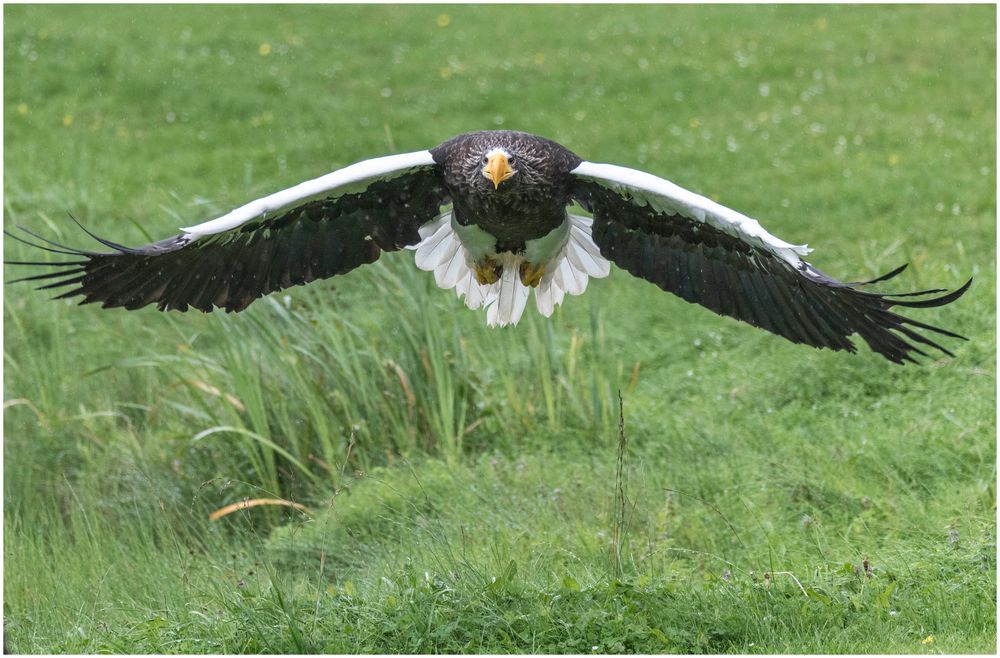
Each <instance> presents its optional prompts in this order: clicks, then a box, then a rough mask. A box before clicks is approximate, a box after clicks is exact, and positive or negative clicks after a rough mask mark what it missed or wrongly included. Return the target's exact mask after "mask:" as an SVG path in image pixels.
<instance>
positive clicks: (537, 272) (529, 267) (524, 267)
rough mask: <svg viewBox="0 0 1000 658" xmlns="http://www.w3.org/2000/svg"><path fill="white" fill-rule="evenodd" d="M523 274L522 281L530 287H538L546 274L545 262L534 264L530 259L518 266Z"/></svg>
mask: <svg viewBox="0 0 1000 658" xmlns="http://www.w3.org/2000/svg"><path fill="white" fill-rule="evenodd" d="M518 271H519V273H520V275H521V283H523V284H524V285H526V286H528V287H529V288H536V287H538V284H539V283H541V281H542V276H544V275H545V264H544V263H543V264H542V265H534V264H532V263H529V262H528V261H524V262H523V263H521V267H520V268H518Z"/></svg>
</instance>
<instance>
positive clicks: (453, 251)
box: [415, 211, 611, 327]
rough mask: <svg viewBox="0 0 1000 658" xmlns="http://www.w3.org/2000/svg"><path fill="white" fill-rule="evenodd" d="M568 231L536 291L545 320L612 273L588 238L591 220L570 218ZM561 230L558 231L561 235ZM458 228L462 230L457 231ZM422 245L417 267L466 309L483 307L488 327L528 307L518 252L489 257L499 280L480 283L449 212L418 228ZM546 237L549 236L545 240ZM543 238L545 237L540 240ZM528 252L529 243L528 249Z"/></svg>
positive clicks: (518, 315) (512, 319)
mask: <svg viewBox="0 0 1000 658" xmlns="http://www.w3.org/2000/svg"><path fill="white" fill-rule="evenodd" d="M566 222H567V224H568V226H569V231H568V232H566V239H565V242H563V243H562V244H561V245H556V251H555V253H554V255H553V256H551V257H550V258H549V259H547V264H546V266H545V274H544V275H543V276H542V280H541V281H540V282H539V284H538V287H537V288H535V305H536V307H537V308H538V312H539V313H541V314H542V315H544V316H545V317H549V316H551V315H552V313H553V311H554V310H555V307H556V306H558V305H559V304H561V303H562V301H563V299H564V298H565V296H566V295H580V294H582V293H583V291H584V290H586V289H587V282H588V281H589V279H590V278H591V277H593V278H598V279H599V278H603V277H606V276H608V274H609V273H610V272H611V263H610V262H608V261H607V259H605V258H604V257H602V256H601V252H600V250H599V249H598V248H597V245H596V244H594V240H593V239H592V238H591V237H590V227H591V224H592V223H593V221H592V220H591V219H590V218H589V217H583V216H580V215H572V214H571V215H568V216H567V219H566ZM565 226H566V225H564V226H563V227H560V228H557V229H556V231H560V230H562V231H565ZM460 228H461V227H460ZM420 237H421V241H420V242H419V243H418V244H417V245H416V247H415V250H416V254H415V260H416V264H417V267H419V268H420V269H422V270H424V271H427V272H433V273H434V280H435V281H436V282H437V284H438V286H439V287H441V288H444V289H445V290H448V289H451V288H454V289H455V293H456V294H457V295H458V297H459V299H461V298H463V297H464V298H465V305H466V306H467V307H469V308H470V309H479V308H485V309H486V323H487V324H488V325H489V326H491V327H497V326H499V327H503V326H507V325H512V324H517V323H518V321H519V320H520V319H521V316H522V315H523V314H524V309H525V308H526V307H527V303H528V297H529V295H530V292H531V288H529V287H528V286H526V285H524V284H523V283H521V276H520V266H521V263H522V262H524V256H523V255H521V254H511V253H509V252H504V253H502V254H492V257H493V258H494V260H496V261H497V263H499V264H500V265H501V267H502V268H503V271H502V273H501V276H500V280H499V281H497V282H496V283H493V284H489V285H483V284H481V283H479V282H478V281H477V280H476V275H475V273H474V272H473V270H472V265H473V261H472V258H471V257H470V255H469V251H468V250H467V249H466V247H465V246H464V245H463V243H462V241H461V239H460V237H459V232H458V231H457V230H456V225H455V224H454V222H453V213H452V212H451V211H448V212H445V213H443V214H442V215H440V216H439V217H438V218H437V219H435V220H434V221H432V222H428V223H427V224H425V225H424V226H422V227H421V228H420ZM546 237H548V236H546ZM541 240H545V238H541ZM528 247H529V248H528V250H527V251H531V245H530V244H529V245H528Z"/></svg>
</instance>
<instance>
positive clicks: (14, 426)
mask: <svg viewBox="0 0 1000 658" xmlns="http://www.w3.org/2000/svg"><path fill="white" fill-rule="evenodd" d="M995 32H996V10H995V8H994V7H991V6H968V7H958V6H926V7H904V6H900V7H892V8H886V7H873V6H865V7H828V6H808V7H803V6H780V7H753V6H714V7H695V6H683V7H678V6H663V7H655V6H642V7H625V6H616V7H596V6H586V7H572V6H566V7H528V6H507V7H487V6H484V7H462V6H447V7H445V6H442V7H434V6H405V7H388V6H369V7H354V6H335V7H316V6H310V7H303V6H294V7H293V6H282V7H262V6H253V7H239V8H237V7H196V6H184V7H170V6H145V7H127V8H122V7H105V6H102V7H82V6H49V7H29V6H7V7H5V8H4V101H3V103H4V105H3V110H4V226H5V227H8V228H9V227H12V226H14V225H17V224H22V225H27V226H30V227H32V228H34V229H36V230H38V231H40V232H43V233H45V234H47V235H51V236H53V237H54V239H56V240H58V241H63V242H67V243H71V244H76V245H80V246H88V239H87V238H86V236H84V235H82V234H81V233H80V232H79V230H78V229H76V228H75V227H74V226H72V225H71V223H70V222H69V220H68V219H66V213H67V212H69V213H72V214H73V215H74V216H75V217H77V218H78V219H80V220H81V221H82V222H84V223H85V224H86V225H87V226H88V227H89V228H92V229H93V230H95V231H96V232H98V233H99V234H103V235H106V236H108V237H110V238H111V239H114V240H118V241H121V242H123V243H125V244H132V243H141V242H144V241H147V240H149V239H157V238H161V237H165V236H167V235H171V234H172V232H173V231H174V230H175V229H176V227H178V226H185V225H190V224H192V223H195V222H198V221H202V220H205V219H208V218H211V217H212V216H215V215H217V214H220V213H222V212H225V211H226V210H228V209H230V208H231V207H234V206H236V205H238V204H240V203H243V202H245V201H246V200H249V199H252V198H256V197H257V196H260V195H263V194H266V193H269V192H271V191H275V190H278V189H282V188H284V187H286V186H289V185H291V184H294V183H297V182H299V181H301V180H305V179H307V178H312V177H315V176H317V175H320V174H322V173H325V172H327V171H329V170H332V169H333V168H336V167H339V166H343V165H346V164H348V163H351V162H353V161H356V160H360V159H364V158H367V157H372V156H374V155H381V154H385V153H389V152H393V151H399V152H402V151H408V150H416V149H422V148H427V147H430V146H433V145H435V144H437V143H439V142H440V141H442V140H444V139H446V138H448V137H450V136H452V135H454V134H457V133H460V132H463V131H467V130H473V129H481V128H495V127H504V128H517V129H521V130H527V131H530V132H534V133H538V134H542V135H546V136H548V137H551V138H553V139H556V140H557V141H560V142H562V143H564V144H565V145H567V146H568V147H570V148H571V149H573V150H574V151H576V152H577V153H579V154H580V155H581V156H583V157H585V158H588V159H591V160H596V161H607V162H615V163H620V164H623V165H627V166H633V167H640V168H644V169H647V170H649V171H651V172H653V173H656V174H659V175H662V176H665V177H667V178H670V179H671V180H673V181H675V182H677V183H678V184H681V185H683V186H686V187H689V188H691V189H694V190H696V191H698V192H700V193H703V194H706V195H709V196H712V197H713V198H716V199H717V200H719V201H720V202H722V203H724V204H727V205H730V206H733V207H735V208H737V209H740V210H742V211H744V212H746V213H748V214H750V215H751V216H755V217H759V218H760V219H761V220H762V222H763V223H764V225H765V226H766V227H767V228H768V229H769V230H770V231H771V232H773V233H775V234H776V235H778V236H780V237H782V238H784V239H786V240H789V241H791V242H795V243H801V242H806V241H808V242H809V243H810V245H811V246H813V247H815V248H816V252H815V253H814V254H813V257H812V259H811V260H812V262H813V263H815V264H816V265H817V266H818V267H820V268H821V269H823V270H825V271H827V272H830V273H831V274H833V275H836V276H841V277H844V278H846V279H848V280H859V279H862V278H870V277H872V276H875V275H877V274H880V273H882V272H885V271H888V270H889V269H891V268H893V267H895V266H897V265H899V264H901V263H903V262H909V263H910V264H911V265H910V268H909V269H908V270H907V272H906V273H904V274H903V275H902V276H901V277H900V278H899V279H898V284H896V283H895V282H894V285H897V287H898V288H907V289H923V288H928V287H937V286H942V287H950V288H954V287H956V286H958V285H960V284H961V283H962V282H964V281H965V279H966V278H968V277H969V276H974V277H975V283H974V285H973V286H972V288H971V290H970V292H969V293H968V294H967V295H966V296H965V297H964V298H963V299H962V300H960V301H959V302H958V303H956V304H954V305H952V306H948V307H945V308H940V309H933V310H928V311H923V312H921V311H917V313H916V314H915V316H916V317H918V318H919V319H920V320H922V321H925V322H930V323H933V324H937V325H942V326H945V327H947V328H950V329H953V330H955V331H958V332H959V333H961V334H963V335H965V336H967V337H968V338H969V341H968V342H960V341H952V342H949V343H948V345H949V346H950V347H952V348H953V349H954V351H955V352H956V355H957V358H955V359H941V360H938V361H933V362H926V363H925V364H924V365H922V366H919V367H913V366H906V367H899V366H893V365H891V364H889V363H888V362H885V361H884V360H883V359H881V358H879V357H877V356H876V355H873V354H872V353H871V352H869V351H867V348H864V347H862V348H861V349H860V351H859V354H858V355H853V356H852V355H848V354H843V353H830V352H820V351H815V350H811V349H808V348H804V347H801V346H796V345H792V344H791V343H787V342H785V341H783V340H781V339H779V338H777V337H775V336H772V335H769V334H766V333H765V332H761V331H759V330H756V329H754V328H752V327H749V326H747V325H743V324H740V323H737V322H735V321H733V320H729V319H725V318H720V317H718V316H715V315H714V314H712V313H710V312H708V311H706V310H704V309H701V308H698V307H694V306H691V305H689V304H686V303H685V302H683V301H682V300H680V299H677V298H674V297H671V296H669V295H666V294H663V293H661V292H659V291H658V290H657V289H656V288H655V287H654V286H652V285H650V284H647V283H645V282H642V281H639V280H636V279H632V278H631V277H629V276H628V275H627V274H625V273H624V272H621V271H616V272H614V273H613V274H612V276H611V277H609V278H608V279H604V280H599V281H594V282H592V283H591V287H590V289H589V290H588V292H587V294H586V295H584V296H583V297H579V298H569V299H568V300H567V302H566V303H565V304H564V306H563V307H562V308H561V309H560V310H559V311H557V313H556V314H555V315H554V317H553V318H551V319H543V318H539V317H537V314H535V313H533V312H529V313H527V314H526V319H525V320H524V321H523V322H522V323H521V324H520V325H519V326H518V327H516V328H515V329H512V330H491V329H488V328H487V327H485V321H484V318H483V317H482V316H481V315H479V314H477V313H472V312H469V311H467V310H465V308H464V306H463V305H462V303H461V302H460V301H459V300H457V299H456V298H455V297H454V295H453V294H451V293H450V292H449V293H446V292H442V291H440V290H437V289H435V287H434V285H433V281H432V277H430V276H429V275H427V274H425V273H422V272H419V271H418V270H417V269H416V268H415V267H414V266H413V263H412V254H410V253H406V252H403V253H396V254H391V255H388V256H386V257H384V258H383V259H382V260H381V261H380V262H379V263H377V264H376V265H374V266H372V267H369V268H366V269H363V270H359V271H356V272H354V273H352V274H350V275H348V276H345V277H341V278H337V279H332V280H327V281H324V282H321V283H317V284H313V285H311V286H308V287H304V288H296V289H292V290H289V291H287V294H285V293H282V294H280V295H277V296H275V297H274V298H273V299H267V300H263V301H260V302H257V303H256V304H254V305H253V306H252V307H251V308H250V309H249V310H248V311H246V312H245V313H242V314H239V315H236V316H225V315H224V314H212V315H201V314H193V313H189V314H185V315H179V314H171V315H166V314H159V313H157V312H155V311H153V310H149V309H146V310H144V311H141V312H136V313H125V312H121V311H102V310H101V309H99V308H96V307H92V306H85V307H81V308H77V307H76V306H75V305H74V304H73V303H72V302H50V301H47V299H46V295H45V294H43V293H36V292H33V291H32V290H30V289H29V288H28V287H26V286H24V285H17V286H8V287H6V288H5V290H4V292H5V295H4V484H3V495H4V534H3V537H4V636H5V640H6V644H7V646H8V647H9V649H10V650H12V651H14V652H18V653H39V652H41V653H64V652H73V653H76V652H80V653H89V652H120V653H146V652H156V653H176V652H181V653H201V652H215V653H229V652H268V653H303V652H345V653H346V652H389V653H392V652H414V653H420V652H470V653H477V652H495V653H504V652H574V653H606V652H648V653H660V652H691V653H696V652H717V653H724V652H740V653H758V652H759V653H780V652H829V653H840V652H847V653H868V652H879V653H896V652H907V653H911V652H912V653H939V652H945V653H953V652H974V653H993V652H994V651H995V650H996V539H995V537H996V481H997V474H996V442H995V441H996V434H995V432H996V416H995V410H996V397H995V391H996V380H995V375H996V368H995V363H996V349H995V346H996V342H995V331H996V306H995V299H996V286H995V279H996V238H995V218H996V197H995V190H996V171H995V163H996V132H995V126H996V95H995V89H996V70H995V61H996V42H995ZM4 252H5V256H6V257H7V258H8V259H22V258H25V257H28V256H29V255H30V256H31V257H32V258H31V259H34V258H35V257H37V254H36V253H32V252H31V251H30V250H29V249H28V248H26V247H23V245H20V244H17V243H14V242H13V241H10V240H7V241H6V244H5V246H4ZM6 270H7V276H6V278H7V279H10V278H13V276H14V275H15V272H14V268H12V267H7V268H6ZM529 311H530V309H529ZM618 390H621V395H622V398H623V400H624V404H623V407H624V419H625V436H626V439H627V441H626V444H625V446H626V448H625V450H624V453H623V454H622V463H621V468H622V470H621V478H620V480H619V478H617V477H616V472H617V469H618V467H619V433H618V399H617V396H616V392H617V391H618ZM619 483H620V484H619ZM621 493H623V494H624V501H625V502H624V505H623V504H621V502H619V503H616V502H615V501H616V500H620V499H619V494H621ZM248 497H249V498H273V497H284V498H289V499H292V500H295V501H297V502H299V503H301V504H303V505H305V506H306V508H307V510H306V511H296V510H292V509H289V508H283V507H270V506H263V507H257V508H254V509H250V510H244V511H241V512H239V513H235V514H231V515H229V516H226V517H223V518H222V519H220V520H218V521H209V520H208V515H209V514H210V513H211V512H212V511H214V510H217V509H219V508H222V507H223V506H225V505H228V504H231V503H234V502H238V501H240V500H242V499H244V498H248Z"/></svg>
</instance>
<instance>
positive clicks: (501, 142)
mask: <svg viewBox="0 0 1000 658" xmlns="http://www.w3.org/2000/svg"><path fill="white" fill-rule="evenodd" d="M574 208H582V209H583V210H584V211H585V212H586V213H587V214H586V215H584V214H580V213H579V212H574ZM22 230H24V231H25V232H26V233H28V234H29V235H32V236H33V237H35V238H38V239H40V240H43V241H44V242H45V243H46V244H45V245H41V244H37V243H33V242H30V241H27V240H23V239H21V238H17V237H16V236H11V237H15V239H18V240H21V241H23V242H27V243H28V244H31V245H33V246H36V247H39V248H42V249H46V250H48V251H52V252H56V253H61V254H65V255H69V256H71V257H73V258H72V259H71V260H69V261H65V262H56V263H37V262H32V263H24V262H21V263H17V264H28V265H51V266H55V267H57V268H58V269H57V270H56V271H52V272H47V273H44V274H39V275H35V276H30V277H25V278H23V279H17V280H18V281H24V280H29V281H42V282H43V283H44V285H42V286H41V289H47V288H61V287H68V290H66V291H64V292H62V294H60V295H59V297H57V299H59V298H63V297H74V296H78V295H79V296H82V297H83V301H82V302H81V303H83V304H87V303H92V302H100V303H101V305H102V307H103V308H112V307H119V306H120V307H123V308H126V309H129V310H134V309H137V308H141V307H143V306H146V305H147V304H156V306H157V308H158V309H159V310H161V311H165V310H178V311H185V310H187V308H188V307H189V306H190V307H194V308H196V309H198V310H200V311H206V312H207V311H211V310H212V309H213V308H214V307H219V308H224V309H226V310H227V311H241V310H243V309H245V308H246V307H247V306H249V305H250V303H251V302H253V301H254V300H255V299H257V298H258V297H261V296H263V295H266V294H268V293H270V292H274V291H276V290H282V289H284V288H288V287H289V286H294V285H301V284H305V283H309V282H310V281H315V280H316V279H324V278H327V277H331V276H334V275H337V274H345V273H347V272H349V271H351V270H353V269H354V268H356V267H358V266H360V265H365V264H367V263H371V262H374V261H375V260H376V259H378V257H379V255H380V254H381V253H382V252H383V251H396V250H398V249H401V248H411V249H413V250H414V252H415V257H416V265H417V267H419V268H420V269H422V270H426V271H429V272H433V273H434V278H435V280H436V281H437V284H438V285H439V286H440V287H441V288H444V289H454V290H455V292H456V293H457V294H458V296H459V297H460V298H462V297H464V298H465V304H466V306H468V307H469V308H470V309H478V308H485V309H486V319H487V322H488V323H489V324H490V325H493V326H496V325H499V326H503V325H510V324H516V323H517V321H518V320H519V319H520V318H521V315H522V313H523V312H524V309H525V307H526V305H527V303H528V298H529V296H530V293H531V291H532V290H534V293H535V295H534V297H535V305H536V307H537V308H538V311H539V312H540V313H541V314H542V315H544V316H550V315H551V314H552V312H553V309H554V308H555V307H556V306H558V305H559V304H561V303H562V301H563V299H564V297H565V296H566V295H579V294H581V293H583V291H584V290H585V289H586V287H587V282H588V280H589V279H590V278H591V277H593V278H600V277H605V276H607V275H608V274H609V273H610V270H611V263H614V264H615V265H617V266H618V267H620V268H622V269H624V270H626V271H627V272H629V273H630V274H632V275H634V276H637V277H640V278H643V279H646V280H647V281H651V282H652V283H655V284H656V285H658V286H659V287H660V288H662V289H663V290H666V291H667V292H671V293H674V294H675V295H678V296H680V297H682V298H683V299H685V300H686V301H688V302H692V303H696V304H700V305H702V306H704V307H706V308H708V309H710V310H712V311H715V312H716V313H719V314H721V315H728V316H731V317H734V318H736V319H738V320H743V321H744V322H748V323H750V324H752V325H754V326H756V327H760V328H761V329H766V330H767V331H770V332H772V333H775V334H778V335H779V336H783V337H785V338H787V339H788V340H790V341H792V342H795V343H805V344H806V345H812V346H813V347H825V348H830V349H834V350H847V351H848V352H854V351H855V346H854V344H853V343H852V342H851V341H850V339H849V337H850V336H851V335H852V334H858V335H860V336H861V338H862V339H863V340H864V341H865V342H866V343H868V345H869V346H870V347H871V349H872V350H874V351H875V352H877V353H879V354H881V355H882V356H884V357H885V358H887V359H889V360H890V361H894V362H897V363H902V362H904V361H914V359H913V354H914V353H915V354H920V355H924V356H927V353H926V352H925V351H924V350H923V349H921V347H920V346H924V347H933V348H935V349H937V350H939V351H940V352H942V353H944V354H947V355H949V356H953V355H952V353H951V352H950V351H948V350H947V349H946V348H944V347H942V346H941V345H939V344H938V343H936V342H935V341H933V340H931V339H930V338H928V337H927V336H926V335H924V334H922V333H920V332H919V331H918V330H924V331H925V332H934V333H937V334H941V335H944V336H949V337H952V338H962V337H961V336H959V335H958V334H955V333H953V332H951V331H947V330H944V329H940V328H938V327H934V326H931V325H929V324H925V323H922V322H918V321H916V320H912V319H910V318H907V317H904V316H902V315H898V314H897V313H895V312H893V310H892V307H894V306H900V307H910V308H925V307H933V306H942V305H944V304H948V303H950V302H953V301H954V300H956V299H958V298H959V297H961V296H962V294H963V293H965V291H966V290H968V288H969V285H970V284H971V283H972V280H971V279H970V280H969V281H968V282H967V283H966V284H965V285H963V286H962V287H961V288H958V289H957V290H955V291H952V292H947V293H946V294H943V295H940V296H937V297H927V295H933V294H937V293H942V292H946V291H945V290H943V289H935V290H925V291H921V292H914V293H904V294H886V293H877V292H869V291H866V290H864V289H862V287H863V286H864V285H866V284H870V283H876V282H879V281H885V280H887V279H890V278H892V277H894V276H896V275H897V274H899V273H900V272H901V271H902V270H903V269H904V268H905V265H904V266H903V267H900V268H897V269H895V270H893V271H892V272H889V273H888V274H886V275H884V276H881V277H878V278H876V279H872V280H871V281H865V282H855V283H845V282H842V281H838V280H837V279H834V278H832V277H829V276H827V275H826V274H824V273H822V272H820V271H819V270H817V269H816V268H815V267H813V266H812V265H810V264H809V263H807V262H806V261H804V260H802V257H803V256H805V255H806V254H808V253H809V251H810V249H808V248H807V247H806V246H805V245H793V244H789V243H787V242H785V241H783V240H780V239H778V238H776V237H775V236H773V235H771V234H770V233H768V232H767V231H765V230H764V228H763V227H762V226H761V225H760V224H759V223H758V222H757V221H756V220H754V219H751V218H749V217H747V216H746V215H743V214H741V213H739V212H736V211H735V210H731V209H729V208H726V207H725V206H722V205H719V204H718V203H716V202H714V201H712V200H710V199H707V198H705V197H703V196H700V195H698V194H695V193H693V192H690V191H688V190H686V189H684V188H681V187H679V186H677V185H675V184H673V183H671V182H669V181H667V180H664V179H662V178H659V177H657V176H654V175H652V174H649V173H645V172H642V171H638V170H635V169H629V168H626V167H620V166H616V165H610V164H598V163H595V162H588V161H586V160H583V159H582V158H580V157H579V156H577V155H576V154H574V153H573V152H571V151H569V150H568V149H566V148H565V147H563V146H561V145H559V144H557V143H555V142H553V141H551V140H548V139H544V138H542V137H537V136H535V135H530V134H527V133H523V132H514V131H507V130H502V131H483V132H473V133H466V134H463V135H459V136H457V137H454V138H452V139H449V140H448V141H446V142H444V143H443V144H441V145H440V146H437V147H435V148H433V149H430V150H426V151H416V152H413V153H404V154H401V155H390V156H385V157H380V158H374V159H371V160H365V161H362V162H359V163H357V164H353V165H351V166H349V167H345V168H343V169H339V170H337V171H334V172H332V173H330V174H327V175H325V176H321V177H320V178H317V179H315V180H310V181H306V182H304V183H301V184H299V185H296V186H294V187H290V188H288V189H286V190H282V191H280V192H277V193H275V194H271V195H269V196H266V197H263V198H261V199H257V200H255V201H251V202H250V203H248V204H246V205H244V206H241V207H239V208H237V209H235V210H233V211H232V212H230V213H228V214H225V215H223V216H221V217H219V218H217V219H213V220H211V221H208V222H205V223H203V224H198V225H196V226H191V227H188V228H183V229H181V231H182V233H181V234H180V235H176V236H174V237H170V238H167V239H165V240H160V241H159V242H154V243H152V244H148V245H145V246H142V247H136V248H131V247H125V246H122V245H120V244H116V243H114V242H111V241H109V240H105V239H103V238H100V237H97V236H95V235H93V234H90V235H91V236H92V237H94V238H95V239H96V240H98V241H99V242H101V243H102V244H104V245H105V246H106V247H108V248H109V249H110V250H111V251H107V252H95V251H86V250H81V249H73V248H69V247H65V246H63V245H60V244H57V243H54V242H51V241H50V240H48V239H45V238H42V237H41V236H38V235H35V234H34V233H31V232H30V231H27V230H26V229H22ZM84 230H86V229H84ZM88 233H89V231H88ZM8 235H10V234H9V233H8ZM48 279H51V281H46V280H48ZM914 297H918V298H916V299H915V298H914Z"/></svg>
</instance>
